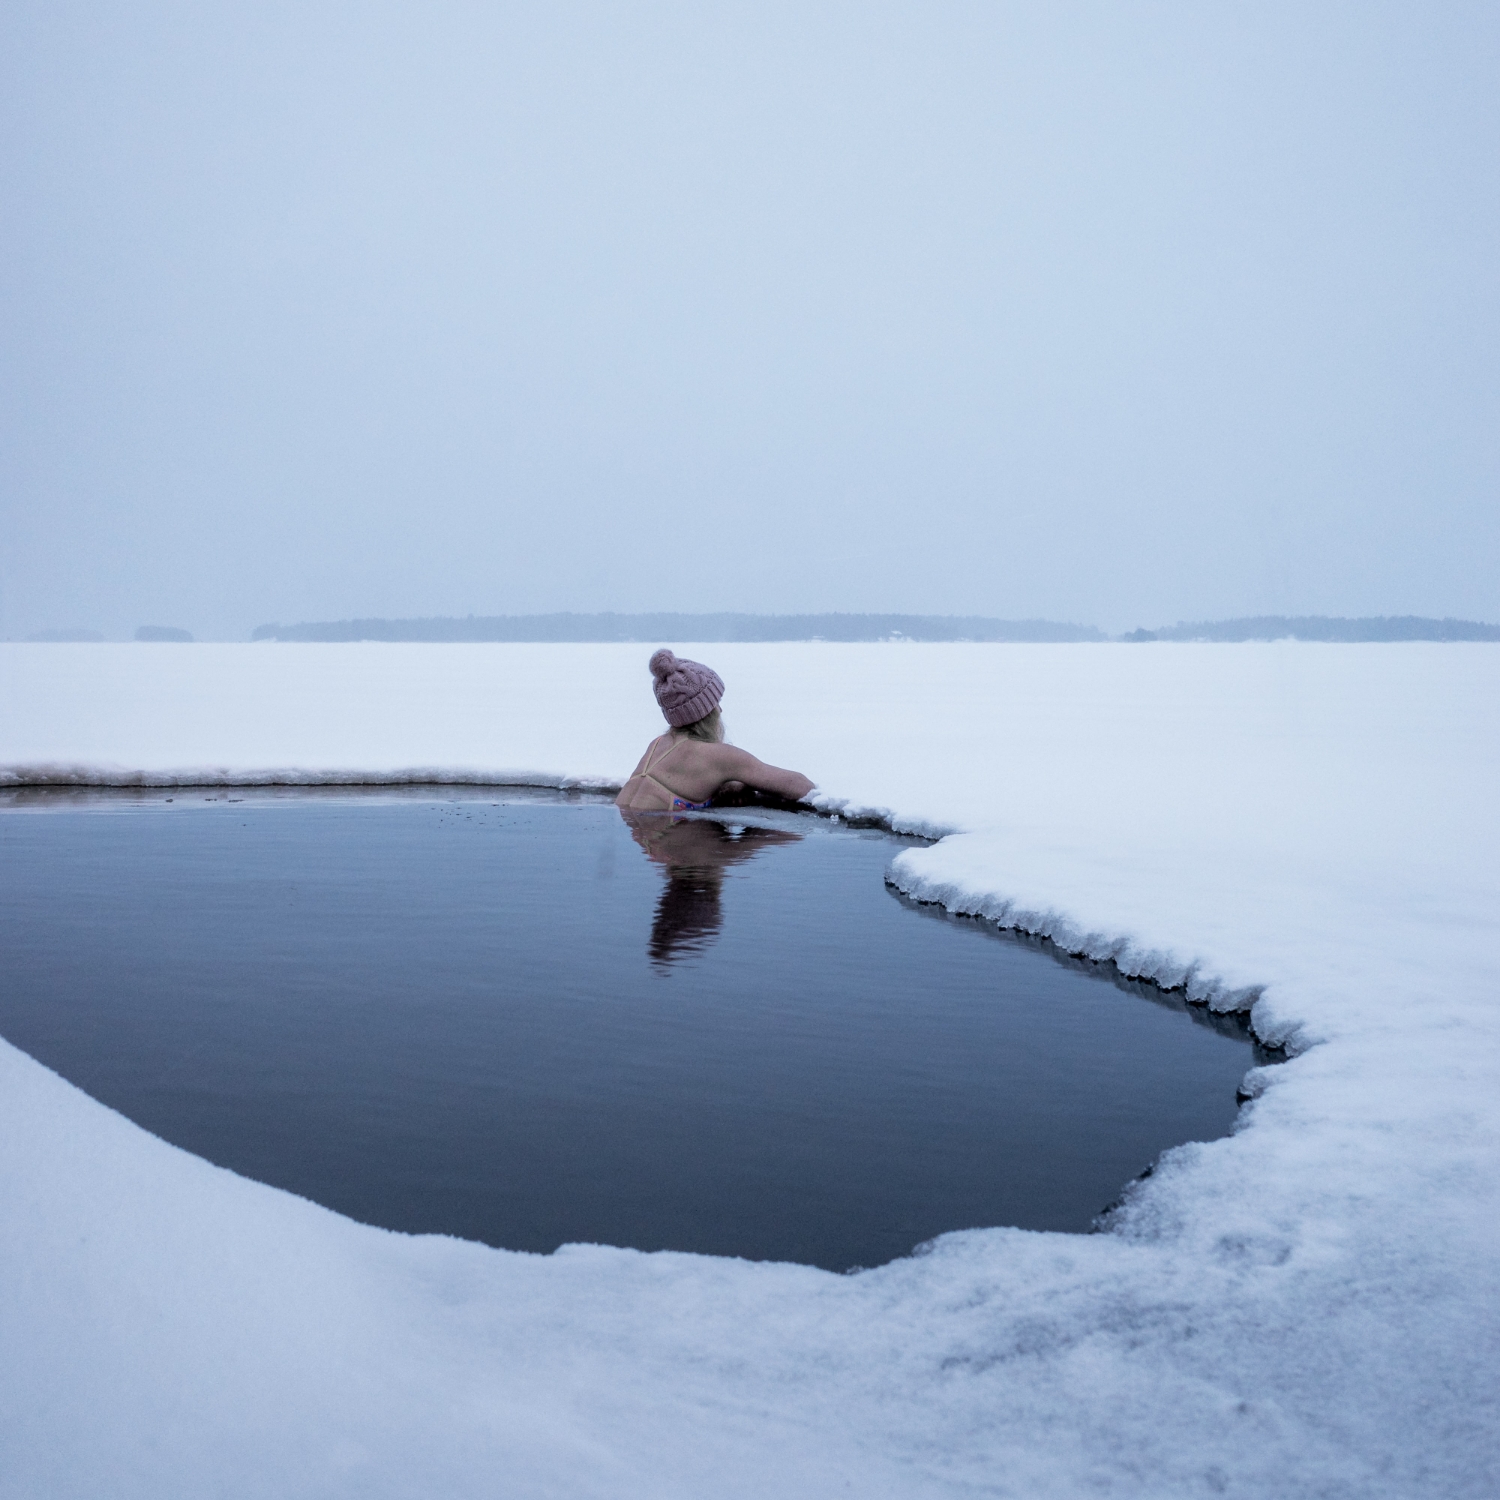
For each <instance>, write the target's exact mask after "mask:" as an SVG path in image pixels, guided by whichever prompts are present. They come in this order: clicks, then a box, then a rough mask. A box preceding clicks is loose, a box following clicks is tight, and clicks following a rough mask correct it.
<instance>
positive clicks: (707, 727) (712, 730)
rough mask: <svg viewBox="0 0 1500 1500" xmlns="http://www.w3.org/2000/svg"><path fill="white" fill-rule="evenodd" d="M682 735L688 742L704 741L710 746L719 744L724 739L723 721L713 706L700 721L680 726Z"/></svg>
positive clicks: (716, 705)
mask: <svg viewBox="0 0 1500 1500" xmlns="http://www.w3.org/2000/svg"><path fill="white" fill-rule="evenodd" d="M682 733H683V734H685V735H686V736H687V737H688V738H689V739H690V740H704V741H706V742H707V743H708V744H710V745H717V744H719V743H720V742H721V741H722V740H723V738H724V719H723V716H722V715H721V714H720V713H719V706H718V704H715V705H714V706H713V707H712V708H711V709H709V711H708V712H707V713H706V714H704V715H703V717H702V718H701V719H698V720H695V721H694V722H693V723H691V724H684V725H682Z"/></svg>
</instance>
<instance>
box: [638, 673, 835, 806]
mask: <svg viewBox="0 0 1500 1500" xmlns="http://www.w3.org/2000/svg"><path fill="white" fill-rule="evenodd" d="M651 675H652V677H653V678H655V683H654V686H655V690H656V701H657V703H658V704H659V705H660V706H661V711H662V714H663V716H664V717H665V718H666V721H667V723H668V724H670V725H671V728H670V729H668V730H667V732H666V733H665V734H664V735H660V736H659V737H658V738H656V739H654V740H652V741H651V743H650V744H649V745H648V746H647V747H646V753H645V754H644V755H643V756H642V757H641V763H640V764H639V765H638V766H637V767H636V768H635V770H634V771H633V772H632V773H631V776H630V780H629V781H627V782H626V783H625V785H624V786H623V787H622V788H621V789H620V795H619V796H618V797H617V798H616V799H615V802H616V804H617V805H618V807H619V808H620V810H621V811H622V812H627V813H630V812H638V813H646V812H694V811H696V810H697V809H699V808H703V807H707V806H708V805H709V803H710V802H711V801H712V800H713V798H714V797H715V795H716V794H718V793H720V792H731V791H739V790H740V789H741V788H742V787H747V786H748V787H753V788H754V789H755V790H756V791H758V792H772V793H774V794H775V795H776V796H778V797H785V798H787V799H788V800H789V801H792V802H796V801H799V800H800V799H801V798H803V797H805V796H806V795H807V794H808V793H809V792H810V791H812V789H813V784H812V782H810V781H809V780H808V779H807V777H805V776H803V775H802V774H801V773H800V772H799V771H783V770H782V769H781V768H780V767H779V766H768V765H766V763H765V762H764V761H760V760H757V759H756V758H755V757H754V756H753V755H751V754H750V752H749V751H748V750H738V749H736V748H735V747H734V746H733V745H726V744H725V743H724V721H723V720H722V719H721V718H720V717H719V699H720V698H722V697H723V696H724V681H723V679H722V678H721V677H720V676H719V674H718V673H717V672H715V671H714V670H713V669H712V668H711V667H705V666H704V665H703V663H702V662H697V661H687V660H686V659H684V658H682V657H677V656H673V655H672V653H671V652H670V651H667V650H661V651H658V652H657V653H656V654H655V655H654V656H653V657H652V658H651Z"/></svg>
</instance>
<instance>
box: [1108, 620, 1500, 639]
mask: <svg viewBox="0 0 1500 1500" xmlns="http://www.w3.org/2000/svg"><path fill="white" fill-rule="evenodd" d="M1120 639H1121V640H1124V641H1284V640H1294V641H1500V625H1482V624H1480V623H1479V622H1478V621H1475V620H1428V619H1424V618H1423V617H1422V616H1420V615H1375V616H1372V617H1369V618H1366V619H1362V620H1344V619H1337V618H1331V617H1329V616H1327V615H1253V616H1251V617H1249V618H1247V619H1243V620H1209V621H1201V622H1199V623H1198V624H1194V625H1188V624H1181V623H1179V624H1176V625H1167V626H1163V627H1162V628H1161V629H1160V630H1132V631H1131V632H1130V633H1129V634H1128V635H1123V636H1121V637H1120Z"/></svg>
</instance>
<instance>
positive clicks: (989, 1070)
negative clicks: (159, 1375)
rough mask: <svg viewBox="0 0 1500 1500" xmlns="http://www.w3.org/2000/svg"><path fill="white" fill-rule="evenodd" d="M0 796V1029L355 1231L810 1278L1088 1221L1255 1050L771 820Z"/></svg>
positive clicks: (838, 829)
mask: <svg viewBox="0 0 1500 1500" xmlns="http://www.w3.org/2000/svg"><path fill="white" fill-rule="evenodd" d="M169 799H170V800H169ZM4 806H5V809H6V810H7V811H8V813H9V814H11V815H8V816H5V817H0V844H3V858H0V932H3V942H0V1033H3V1034H4V1035H5V1036H6V1037H7V1038H8V1039H9V1040H10V1041H12V1042H13V1043H15V1044H16V1045H17V1046H20V1047H22V1048H24V1049H25V1050H26V1051H27V1052H29V1053H31V1054H32V1055H33V1056H34V1057H36V1058H38V1059H40V1060H41V1061H42V1062H44V1063H46V1064H47V1065H48V1066H50V1067H52V1068H54V1069H56V1070H57V1071H58V1072H59V1073H61V1074H62V1075H63V1076H64V1077H66V1078H69V1079H71V1080H72V1081H73V1082H75V1083H76V1084H78V1085H79V1086H80V1087H81V1088H83V1089H85V1090H87V1091H88V1092H89V1093H90V1094H92V1095H94V1096H95V1097H96V1098H98V1099H100V1100H102V1101H103V1102H104V1103H106V1104H108V1105H111V1106H113V1107H114V1108H116V1109H118V1110H119V1111H121V1112H122V1113H123V1114H125V1115H127V1116H129V1117H130V1118H131V1119H133V1120H135V1121H137V1122H138V1123H139V1124H141V1125H143V1126H145V1127H146V1128H147V1129H148V1130H151V1131H154V1132H155V1133H156V1134H157V1135H159V1136H162V1137H163V1138H164V1139H166V1140H168V1141H172V1142H174V1143H176V1144H177V1145H179V1146H183V1147H186V1148H187V1149H188V1150H190V1151H194V1152H197V1153H198V1154H199V1155H200V1156H203V1157H206V1158H208V1159H209V1160H210V1161H213V1162H217V1163H219V1164H220V1165H222V1166H226V1167H231V1168H233V1169H234V1170H235V1171H237V1172H241V1173H243V1174H244V1175H246V1176H248V1177H254V1178H258V1179H260V1180H261V1181H264V1182H269V1183H274V1184H276V1185H277V1186H279V1187H283V1188H287V1189H290V1190H291V1191H292V1192H295V1193H300V1194H302V1195H304V1196H305V1197H308V1198H311V1199H313V1200H315V1201H316V1202H319V1203H323V1204H326V1205H328V1206H329V1207H331V1208H335V1209H337V1210H339V1211H340V1212H342V1213H345V1214H348V1215H350V1216H352V1217H353V1218H356V1219H361V1220H365V1221H367V1222H369V1223H372V1224H380V1225H384V1226H387V1227H389V1228H392V1229H400V1230H407V1231H412V1232H424V1233H425V1232H436V1233H445V1234H453V1235H460V1236H463V1237H466V1238H469V1239H476V1240H482V1241H485V1242H487V1243H489V1244H491V1245H498V1246H503V1247H507V1248H510V1249H518V1250H534V1251H551V1250H553V1249H554V1248H556V1247H557V1246H558V1245H560V1244H563V1243H566V1242H569V1241H596V1242H602V1243H606V1244H613V1245H630V1246H635V1247H638V1248H640V1249H644V1250H656V1249H673V1250H692V1251H702V1252H706V1253H711V1254H716V1255H740V1256H746V1257H749V1258H752V1259H775V1260H793V1261H802V1262H807V1263H810V1264H813V1265H819V1266H825V1267H828V1268H831V1269H840V1270H842V1269H847V1268H849V1267H852V1266H871V1265H877V1264H881V1263H883V1262H885V1261H888V1260H890V1259H892V1258H893V1257H896V1256H900V1255H902V1254H905V1253H906V1252H908V1251H910V1250H911V1249H912V1248H913V1247H914V1246H915V1245H917V1244H918V1243H919V1242H921V1241H924V1240H927V1239H930V1238H931V1237H933V1236H934V1235H937V1234H940V1233H943V1232H944V1231H947V1230H953V1229H965V1228H972V1227H978V1226H986V1225H997V1224H1011V1225H1019V1226H1022V1227H1025V1228H1033V1229H1061V1230H1085V1229H1087V1228H1089V1226H1090V1224H1091V1222H1092V1221H1093V1220H1094V1218H1095V1216H1096V1215H1097V1214H1098V1213H1099V1212H1100V1211H1101V1210H1102V1209H1103V1208H1104V1207H1105V1206H1106V1205H1107V1204H1109V1203H1110V1202H1111V1201H1112V1200H1113V1199H1115V1198H1117V1197H1118V1195H1119V1193H1120V1190H1121V1188H1122V1186H1123V1185H1124V1184H1125V1183H1126V1182H1127V1181H1128V1180H1129V1179H1131V1178H1133V1177H1135V1176H1136V1175H1137V1174H1139V1173H1140V1172H1141V1171H1143V1170H1144V1169H1145V1168H1147V1167H1148V1166H1149V1165H1150V1164H1151V1163H1152V1161H1153V1160H1154V1159H1155V1158H1156V1157H1157V1156H1158V1155H1159V1153H1160V1152H1161V1151H1162V1150H1163V1149H1165V1148H1166V1147H1168V1146H1171V1145H1175V1144H1177V1143H1179V1142H1182V1141H1186V1140H1203V1139H1208V1138H1211V1137H1214V1136H1218V1135H1222V1134H1224V1133H1226V1132H1227V1131H1228V1130H1229V1128H1230V1127H1231V1125H1232V1123H1233V1121H1234V1116H1235V1110H1236V1107H1237V1106H1236V1098H1235V1094H1236V1086H1237V1084H1238V1083H1239V1081H1240V1078H1241V1076H1242V1075H1243V1073H1244V1071H1245V1069H1246V1068H1247V1067H1248V1066H1249V1065H1250V1064H1251V1062H1252V1061H1255V1060H1262V1059H1257V1058H1256V1057H1255V1056H1254V1053H1253V1050H1252V1045H1251V1043H1250V1039H1249V1037H1248V1034H1247V1033H1246V1032H1245V1030H1244V1028H1243V1026H1242V1024H1241V1023H1239V1022H1237V1021H1235V1020H1232V1019H1227V1018H1220V1017H1213V1016H1210V1015H1208V1014H1207V1013H1206V1012H1204V1011H1201V1010H1199V1009H1198V1008H1196V1007H1189V1006H1187V1005H1186V1004H1185V1003H1184V1002H1183V1001H1182V999H1181V997H1180V996H1175V995H1169V994H1164V993H1163V992H1162V991H1160V990H1157V989H1155V988H1154V987H1152V986H1148V985H1143V984H1135V983H1131V982H1128V981H1123V980H1121V979H1119V978H1118V976H1115V975H1114V974H1113V972H1112V971H1110V970H1108V969H1105V968H1101V967H1099V966H1097V965H1092V964H1086V963H1081V962H1072V961H1068V960H1066V959H1063V958H1061V956H1060V955H1057V954H1056V953H1055V952H1052V951H1049V950H1048V949H1047V948H1046V947H1045V945H1041V944H1038V943H1035V942H1029V941H1027V940H1024V939H1018V938H1016V937H1014V936H1011V935H1007V934H1004V933H1000V932H998V931H997V930H996V929H995V928H994V927H993V926H991V925H990V924H988V923H985V922H981V921H976V920H973V919H964V918H952V917H948V916H947V915H946V914H944V913H941V912H940V911H938V910H937V909H935V908H927V907H918V906H917V905H916V904H914V903H912V902H910V901H907V900H906V899H905V898H903V897H901V896H899V895H898V894H896V892H895V891H893V890H892V889H891V888H890V887H888V886H887V885H886V884H885V882H884V880H883V878H882V876H883V873H884V870H885V868H886V866H887V865H888V863H889V861H890V859H891V857H892V856H893V854H894V853H896V852H897V850H898V849H899V848H900V847H901V845H902V843H903V842H910V841H902V840H899V839H895V838H893V837H892V836H891V835H889V834H885V833H881V832H878V831H874V830H858V829H852V828H849V827H847V826H840V825H836V824H831V823H829V822H827V821H824V820H821V819H816V818H811V817H807V816H799V815H793V814H776V813H770V812H764V811H755V812H748V811H747V812H737V811H726V812H718V813H713V812H711V813H708V814H704V815H696V816H693V817H689V818H684V819H677V820H664V819H656V820H648V822H649V823H650V826H648V827H634V828H633V827H632V826H630V825H629V824H628V823H627V822H626V821H625V820H624V819H623V818H622V816H621V814H620V813H619V812H618V811H617V810H616V809H615V808H614V807H613V805H611V804H610V803H609V802H608V800H607V799H603V798H597V797H588V796H579V795H567V794H553V793H541V792H538V793H522V792H517V791H515V790H509V789H508V790H507V791H505V792H504V793H501V792H499V791H498V790H497V789H495V788H480V789H472V790H465V791H455V790H453V789H451V788H426V789H409V790H406V791H404V792H397V791H392V790H389V789H386V790H383V791H381V792H378V793H371V792H364V793H361V792H353V791H345V792H342V793H336V794H335V793H328V792H321V793H310V792H307V791H298V792H282V793H273V792H265V791H262V792H252V791H248V790H246V791H235V790H227V789H222V788H221V789H213V790H205V789H202V788H196V789H188V788H180V789H177V790H175V791H166V792H161V791H156V792H140V793H135V794H112V795H105V794H92V795H79V794H67V793H56V792H54V793H42V792H34V793H27V794H11V795H10V796H9V797H8V798H7V800H6V801H5V804H4ZM28 812H36V813H38V814H41V815H37V816H28V815H25V814H27V813H28ZM111 814H113V815H111Z"/></svg>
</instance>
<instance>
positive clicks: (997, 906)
mask: <svg viewBox="0 0 1500 1500" xmlns="http://www.w3.org/2000/svg"><path fill="white" fill-rule="evenodd" d="M926 852H927V851H926V850H922V849H908V850H905V851H904V852H903V853H901V854H898V855H897V856H896V858H895V859H894V860H892V862H891V867H890V869H889V871H888V872H887V874H886V879H887V880H888V881H889V882H890V884H891V885H893V886H895V888H896V889H897V890H898V891H900V892H901V893H902V894H903V895H906V896H910V897H911V898H912V899H913V900H914V901H930V902H933V903H935V904H937V905H939V906H943V907H946V908H947V909H948V910H949V911H951V912H956V913H958V914H959V915H961V916H966V917H984V918H985V919H987V920H988V921H991V922H993V923H995V925H996V926H997V927H1008V928H1013V929H1014V930H1016V931H1018V932H1026V933H1030V934H1032V935H1033V936H1034V937H1044V938H1047V939H1049V940H1050V941H1051V942H1054V943H1056V944H1057V946H1058V947H1059V948H1061V949H1062V950H1063V951H1064V952H1065V953H1071V954H1073V955H1074V956H1075V957H1078V958H1089V959H1093V960H1094V962H1096V963H1113V964H1114V965H1115V967H1116V968H1118V969H1119V971H1120V972H1121V973H1122V974H1124V975H1126V976H1127V977H1128V978H1131V979H1149V980H1150V981H1151V982H1152V983H1153V984H1158V985H1160V986H1161V987H1162V989H1164V990H1182V991H1183V992H1184V993H1185V994H1186V995H1187V998H1188V999H1189V1000H1190V1001H1192V1002H1193V1003H1194V1004H1195V1005H1207V1006H1208V1008H1209V1009H1210V1010H1212V1011H1218V1012H1220V1013H1227V1012H1231V1011H1248V1010H1250V1009H1251V1007H1252V1006H1254V1004H1255V1002H1256V1001H1257V1000H1259V999H1260V997H1261V995H1262V993H1263V992H1264V990H1265V986H1264V985H1263V984H1239V985H1235V984H1230V983H1228V982H1227V981H1226V980H1225V979H1224V978H1223V977H1222V976H1221V975H1218V974H1214V973H1211V972H1209V971H1208V970H1207V969H1206V968H1205V967H1204V963H1203V960H1201V959H1197V958H1192V959H1185V958H1182V957H1181V956H1180V955H1178V954H1176V953H1173V952H1170V951H1165V950H1163V949H1160V948H1149V947H1146V946H1145V945H1143V944H1142V943H1141V941H1140V939H1139V938H1137V937H1135V936H1134V935H1132V934H1118V935H1111V934H1109V933H1107V932H1099V931H1090V930H1088V929H1087V928H1085V927H1084V926H1082V925H1081V924H1080V923H1079V922H1078V920H1077V919H1075V918H1074V917H1072V916H1070V915H1069V914H1068V913H1067V912H1063V911H1058V910H1056V909H1054V908H1050V907H1046V908H1043V907H1037V906H1034V905H1028V904H1027V903H1026V901H1025V900H1024V899H1023V898H1020V897H1014V896H1005V895H1000V894H997V893H992V892H982V891H975V890H972V889H969V888H967V887H965V886H963V885H962V884H960V883H958V882H957V881H953V880H945V879H944V878H943V877H942V876H941V875H937V874H927V873H925V872H924V871H923V870H922V868H921V861H922V856H923V855H924V854H925V853H926ZM939 857H941V856H939Z"/></svg>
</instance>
